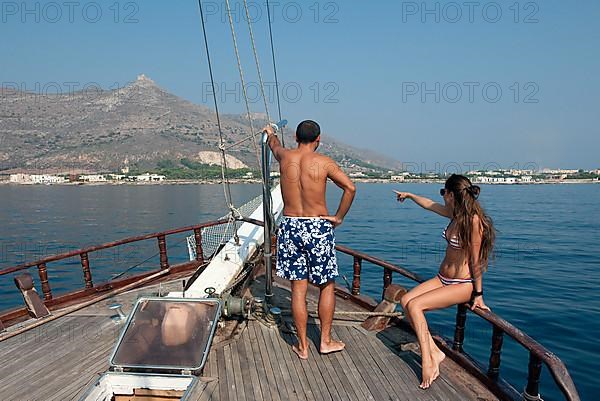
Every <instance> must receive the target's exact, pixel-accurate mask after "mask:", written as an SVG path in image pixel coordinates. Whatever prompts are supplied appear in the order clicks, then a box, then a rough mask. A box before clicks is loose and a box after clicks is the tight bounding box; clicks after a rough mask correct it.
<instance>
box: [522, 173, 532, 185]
mask: <svg viewBox="0 0 600 401" xmlns="http://www.w3.org/2000/svg"><path fill="white" fill-rule="evenodd" d="M519 182H520V183H523V184H529V183H531V182H533V177H532V176H530V175H524V176H521V177H519Z"/></svg>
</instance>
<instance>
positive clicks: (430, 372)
mask: <svg viewBox="0 0 600 401" xmlns="http://www.w3.org/2000/svg"><path fill="white" fill-rule="evenodd" d="M435 371H436V368H435V366H433V365H432V364H429V365H425V364H423V380H422V381H421V384H419V387H420V388H422V389H428V388H429V386H431V383H433V381H434V380H435V378H434V377H433V376H434V375H435V374H436V372H435Z"/></svg>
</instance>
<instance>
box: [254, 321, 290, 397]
mask: <svg viewBox="0 0 600 401" xmlns="http://www.w3.org/2000/svg"><path fill="white" fill-rule="evenodd" d="M254 329H255V330H256V334H257V336H258V340H259V344H260V345H261V355H262V358H263V361H265V362H266V361H267V360H268V361H269V362H270V365H266V366H271V369H272V370H273V376H274V377H275V383H276V387H275V388H276V389H277V391H278V392H279V396H280V397H281V400H282V401H291V397H290V391H289V388H288V387H289V386H288V384H289V378H288V380H285V379H284V376H283V373H282V370H281V368H280V367H279V361H278V360H277V356H275V355H273V352H272V351H271V350H272V348H273V344H271V341H270V339H269V337H270V336H269V333H268V330H269V329H267V328H266V327H264V326H263V325H262V324H256V325H255V326H254ZM265 332H266V333H265ZM266 366H265V368H266Z"/></svg>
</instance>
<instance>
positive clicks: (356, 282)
mask: <svg viewBox="0 0 600 401" xmlns="http://www.w3.org/2000/svg"><path fill="white" fill-rule="evenodd" d="M361 269H362V259H361V258H359V257H358V256H355V257H354V277H353V279H352V295H359V294H360V271H361Z"/></svg>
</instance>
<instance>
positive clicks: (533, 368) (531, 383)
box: [523, 352, 542, 401]
mask: <svg viewBox="0 0 600 401" xmlns="http://www.w3.org/2000/svg"><path fill="white" fill-rule="evenodd" d="M541 374H542V360H541V359H540V358H538V356H537V355H535V354H534V353H533V352H530V353H529V369H528V373H527V387H525V392H524V393H523V400H525V401H537V400H541V399H542V398H541V397H540V375H541Z"/></svg>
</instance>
